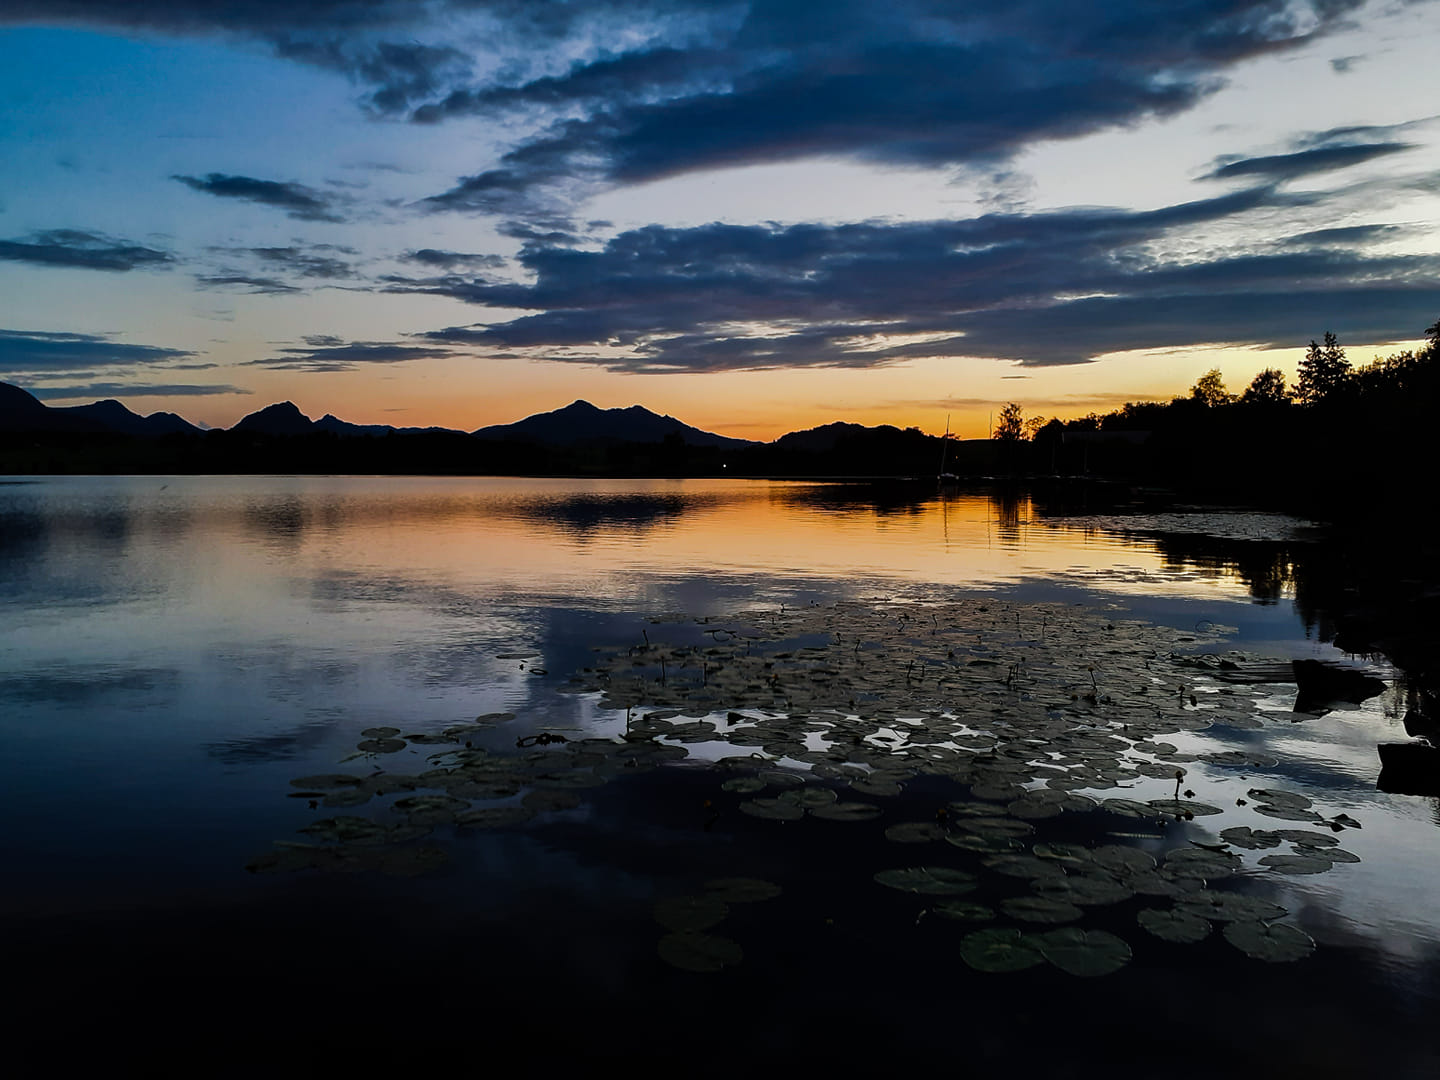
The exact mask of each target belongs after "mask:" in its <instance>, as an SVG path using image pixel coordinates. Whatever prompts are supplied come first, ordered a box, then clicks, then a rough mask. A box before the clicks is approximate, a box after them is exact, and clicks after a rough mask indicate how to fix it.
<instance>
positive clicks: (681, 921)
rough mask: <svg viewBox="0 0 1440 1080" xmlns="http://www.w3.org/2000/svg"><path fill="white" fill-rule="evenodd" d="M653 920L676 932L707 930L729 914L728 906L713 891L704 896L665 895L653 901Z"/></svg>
mask: <svg viewBox="0 0 1440 1080" xmlns="http://www.w3.org/2000/svg"><path fill="white" fill-rule="evenodd" d="M654 911H655V921H656V922H658V923H660V925H661V926H664V927H665V928H666V929H668V930H673V931H675V932H676V933H688V932H690V931H693V930H708V929H710V927H712V926H714V925H715V924H716V923H719V922H721V921H722V920H723V919H724V918H725V916H726V915H728V914H730V907H729V905H728V904H726V903H725V901H724V900H722V899H720V897H718V896H716V895H715V894H713V893H709V894H706V895H704V896H666V897H662V898H661V899H659V900H656V901H655V908H654Z"/></svg>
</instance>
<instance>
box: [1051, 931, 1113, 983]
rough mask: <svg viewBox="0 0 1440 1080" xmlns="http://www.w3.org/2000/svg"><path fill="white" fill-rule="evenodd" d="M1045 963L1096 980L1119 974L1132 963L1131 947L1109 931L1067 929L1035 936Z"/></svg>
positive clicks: (1068, 972)
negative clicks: (1115, 973) (1102, 976)
mask: <svg viewBox="0 0 1440 1080" xmlns="http://www.w3.org/2000/svg"><path fill="white" fill-rule="evenodd" d="M1036 944H1037V945H1038V946H1039V948H1040V952H1041V953H1042V954H1043V955H1044V957H1045V959H1046V960H1049V961H1050V963H1052V964H1054V965H1055V966H1056V967H1058V968H1059V969H1060V970H1061V971H1064V972H1066V973H1067V974H1070V975H1079V976H1081V977H1083V978H1094V977H1096V976H1099V975H1109V974H1111V973H1113V972H1116V971H1119V970H1120V969H1121V968H1122V967H1124V966H1125V965H1126V964H1128V963H1129V962H1130V956H1131V953H1130V946H1129V945H1127V944H1126V943H1125V941H1124V940H1123V939H1122V938H1118V937H1116V936H1115V935H1114V934H1112V933H1110V932H1109V931H1106V930H1080V929H1077V928H1075V927H1065V928H1064V929H1061V930H1047V931H1045V933H1043V934H1038V935H1036Z"/></svg>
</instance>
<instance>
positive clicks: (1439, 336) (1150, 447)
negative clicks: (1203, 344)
mask: <svg viewBox="0 0 1440 1080" xmlns="http://www.w3.org/2000/svg"><path fill="white" fill-rule="evenodd" d="M1425 335H1426V338H1427V343H1426V345H1425V346H1424V347H1422V348H1421V349H1419V350H1407V351H1405V352H1399V353H1395V354H1393V355H1391V356H1388V357H1376V358H1375V360H1374V361H1373V362H1372V363H1369V364H1365V365H1363V366H1354V365H1352V364H1351V363H1350V361H1349V359H1348V358H1347V356H1346V353H1345V348H1344V346H1343V345H1342V344H1341V343H1340V341H1339V340H1338V338H1337V337H1336V336H1335V335H1334V334H1333V333H1329V332H1327V333H1326V334H1325V335H1324V337H1323V339H1322V340H1320V341H1312V342H1311V343H1310V348H1309V350H1308V351H1307V352H1306V355H1305V358H1304V360H1302V361H1301V364H1300V367H1299V372H1298V376H1299V377H1298V379H1297V381H1296V383H1295V385H1294V386H1290V385H1288V384H1287V381H1286V378H1285V375H1284V373H1283V372H1281V371H1279V370H1277V369H1274V368H1267V369H1265V370H1264V371H1261V372H1260V373H1259V374H1258V375H1256V376H1255V378H1254V379H1252V380H1251V382H1250V384H1249V385H1248V386H1247V387H1246V388H1245V389H1244V390H1243V391H1242V392H1240V393H1238V394H1235V393H1231V392H1230V391H1229V389H1228V388H1227V387H1226V386H1225V382H1224V379H1223V378H1222V376H1221V373H1220V371H1219V370H1218V369H1212V370H1211V371H1208V372H1206V373H1205V374H1204V375H1202V376H1201V377H1200V378H1199V379H1198V380H1197V381H1196V383H1195V384H1194V386H1192V387H1191V388H1190V393H1189V394H1188V395H1186V396H1184V397H1177V398H1175V399H1173V400H1171V401H1168V402H1156V401H1141V402H1127V403H1126V404H1125V405H1124V406H1122V407H1121V408H1119V409H1116V410H1114V411H1112V412H1109V413H1104V414H1096V413H1092V414H1090V415H1089V416H1085V417H1081V418H1078V419H1074V420H1067V421H1061V420H1051V421H1048V422H1046V421H1043V420H1035V419H1032V420H1030V421H1028V422H1026V421H1024V420H1023V417H1022V414H1021V412H1020V408H1019V406H1018V405H1015V404H1014V403H1011V404H1010V405H1007V406H1006V410H1005V411H1004V412H1002V414H1001V420H1000V423H999V424H998V425H997V429H996V432H995V435H996V438H997V439H998V440H999V441H1000V442H1001V443H1002V445H1003V446H1004V450H1003V455H1004V459H1005V461H1006V465H1007V468H1008V470H1009V471H1011V472H1027V473H1042V474H1056V473H1058V474H1062V475H1070V474H1089V475H1102V476H1115V477H1125V478H1129V479H1134V480H1139V481H1149V482H1154V483H1156V484H1162V485H1167V486H1172V487H1180V488H1183V489H1187V490H1193V491H1196V492H1199V493H1204V494H1206V495H1210V496H1232V497H1239V498H1246V499H1258V500H1261V501H1265V502H1268V503H1272V504H1285V505H1290V506H1294V507H1297V508H1302V509H1326V508H1328V506H1329V505H1331V504H1334V503H1336V502H1341V501H1351V502H1364V503H1370V502H1373V501H1375V500H1377V499H1383V498H1386V497H1390V496H1396V497H1399V496H1403V495H1407V494H1415V493H1423V492H1429V491H1433V490H1434V488H1435V486H1436V482H1435V479H1434V477H1433V462H1434V461H1435V458H1436V449H1435V436H1434V432H1433V430H1432V428H1431V425H1432V424H1434V423H1435V422H1436V419H1437V406H1440V321H1437V322H1436V323H1435V324H1434V325H1432V326H1430V327H1428V328H1427V329H1426V331H1425Z"/></svg>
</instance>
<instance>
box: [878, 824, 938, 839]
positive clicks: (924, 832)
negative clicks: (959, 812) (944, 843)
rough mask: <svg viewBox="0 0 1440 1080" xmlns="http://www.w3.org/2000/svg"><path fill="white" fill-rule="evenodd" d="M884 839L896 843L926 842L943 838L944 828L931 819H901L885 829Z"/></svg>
mask: <svg viewBox="0 0 1440 1080" xmlns="http://www.w3.org/2000/svg"><path fill="white" fill-rule="evenodd" d="M885 839H886V840H893V841H894V842H895V843H897V844H928V843H931V842H932V841H935V840H943V839H945V830H944V829H942V828H941V827H940V826H939V825H936V824H935V823H934V822H933V821H902V822H900V823H899V824H896V825H891V826H890V827H889V828H888V829H886V830H885Z"/></svg>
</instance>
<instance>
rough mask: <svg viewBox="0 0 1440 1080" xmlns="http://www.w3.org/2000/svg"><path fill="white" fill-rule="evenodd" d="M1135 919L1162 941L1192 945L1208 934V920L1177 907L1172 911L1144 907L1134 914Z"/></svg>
mask: <svg viewBox="0 0 1440 1080" xmlns="http://www.w3.org/2000/svg"><path fill="white" fill-rule="evenodd" d="M1135 921H1136V922H1138V923H1139V924H1140V925H1141V926H1142V927H1143V928H1144V929H1146V930H1148V931H1149V932H1150V933H1152V934H1154V935H1155V936H1156V937H1158V938H1160V939H1161V940H1162V941H1173V942H1176V943H1178V944H1181V945H1193V944H1195V942H1197V941H1203V940H1205V938H1206V937H1208V936H1209V934H1210V923H1209V921H1208V920H1206V919H1202V918H1201V917H1200V916H1199V915H1196V914H1195V913H1194V912H1193V911H1185V910H1182V909H1178V908H1177V909H1176V910H1174V911H1161V910H1159V909H1157V908H1146V909H1145V910H1144V911H1141V912H1140V913H1139V914H1137V915H1136V916H1135Z"/></svg>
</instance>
